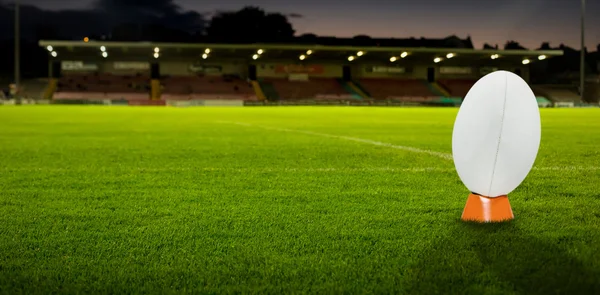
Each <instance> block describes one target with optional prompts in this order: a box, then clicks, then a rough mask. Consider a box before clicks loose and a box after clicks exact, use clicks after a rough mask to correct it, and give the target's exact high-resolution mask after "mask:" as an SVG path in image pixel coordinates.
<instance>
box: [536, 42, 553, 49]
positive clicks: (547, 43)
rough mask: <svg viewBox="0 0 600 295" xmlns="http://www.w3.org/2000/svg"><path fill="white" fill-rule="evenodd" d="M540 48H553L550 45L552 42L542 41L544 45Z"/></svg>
mask: <svg viewBox="0 0 600 295" xmlns="http://www.w3.org/2000/svg"><path fill="white" fill-rule="evenodd" d="M538 49H539V50H550V49H552V48H551V47H550V42H544V43H542V45H541V46H540V48H538Z"/></svg>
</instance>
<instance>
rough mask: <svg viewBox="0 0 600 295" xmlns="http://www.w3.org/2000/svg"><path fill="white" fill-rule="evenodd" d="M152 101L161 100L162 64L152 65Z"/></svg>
mask: <svg viewBox="0 0 600 295" xmlns="http://www.w3.org/2000/svg"><path fill="white" fill-rule="evenodd" d="M150 99H152V100H159V99H160V64H159V63H152V64H151V65H150Z"/></svg>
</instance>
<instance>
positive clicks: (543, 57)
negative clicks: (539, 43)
mask: <svg viewBox="0 0 600 295" xmlns="http://www.w3.org/2000/svg"><path fill="white" fill-rule="evenodd" d="M538 59H539V60H544V59H546V56H545V55H543V54H542V55H540V56H538Z"/></svg>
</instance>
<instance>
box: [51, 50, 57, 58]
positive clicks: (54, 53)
mask: <svg viewBox="0 0 600 295" xmlns="http://www.w3.org/2000/svg"><path fill="white" fill-rule="evenodd" d="M50 54H51V55H52V57H56V56H57V55H58V53H56V51H52V52H51V53H50Z"/></svg>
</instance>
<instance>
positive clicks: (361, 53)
mask: <svg viewBox="0 0 600 295" xmlns="http://www.w3.org/2000/svg"><path fill="white" fill-rule="evenodd" d="M364 54H365V53H364V52H362V51H359V52H357V53H356V56H363V55H364Z"/></svg>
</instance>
